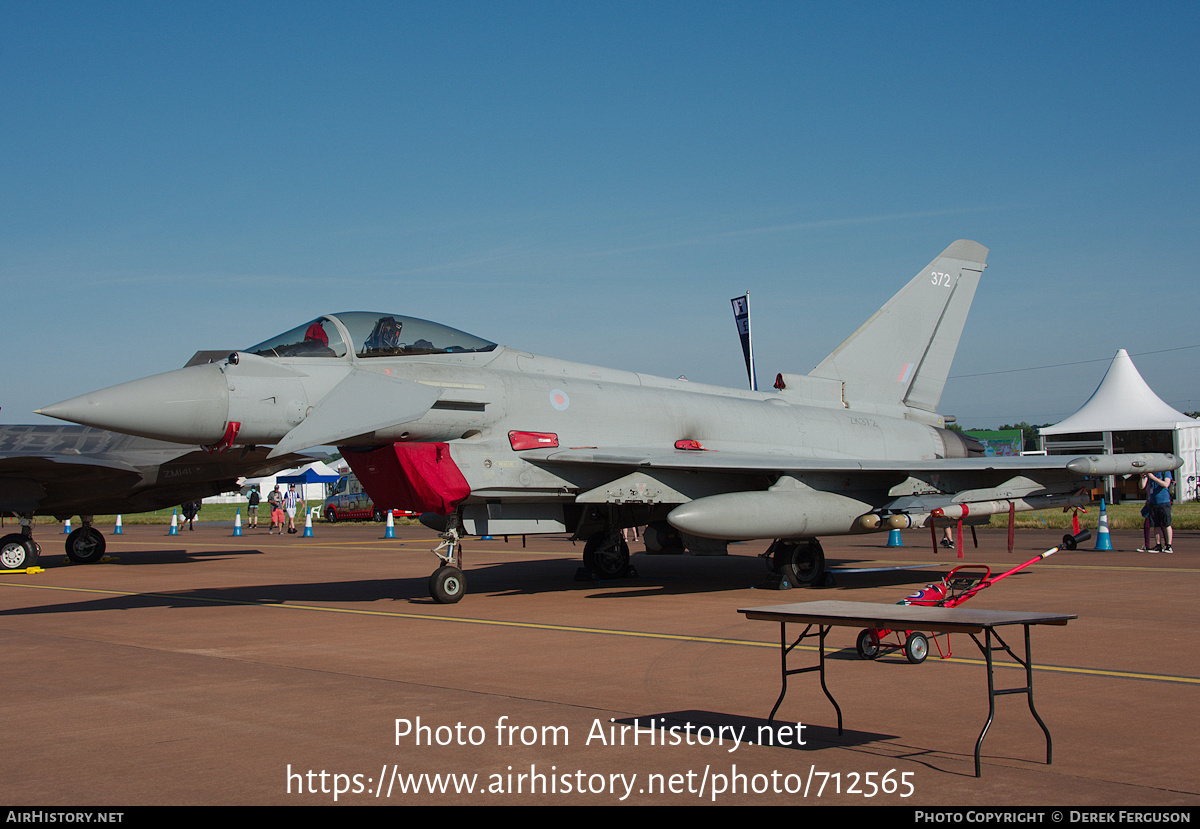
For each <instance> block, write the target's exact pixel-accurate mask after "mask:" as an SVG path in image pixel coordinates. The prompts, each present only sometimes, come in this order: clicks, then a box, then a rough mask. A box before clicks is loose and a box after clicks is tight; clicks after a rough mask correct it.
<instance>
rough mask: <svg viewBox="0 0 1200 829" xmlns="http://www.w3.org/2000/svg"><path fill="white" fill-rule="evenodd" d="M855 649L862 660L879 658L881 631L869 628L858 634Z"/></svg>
mask: <svg viewBox="0 0 1200 829" xmlns="http://www.w3.org/2000/svg"><path fill="white" fill-rule="evenodd" d="M854 647H855V648H856V649H857V650H858V655H859V657H861V658H862V659H875V658H876V657H878V656H879V631H877V630H875V629H874V628H867V629H865V630H863V631H862V632H861V633H859V634H858V641H857V642H856V643H855V645H854Z"/></svg>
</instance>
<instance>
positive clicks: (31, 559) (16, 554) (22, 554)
mask: <svg viewBox="0 0 1200 829" xmlns="http://www.w3.org/2000/svg"><path fill="white" fill-rule="evenodd" d="M38 552H39V550H38V546H37V543H36V542H34V540H33V539H32V538H29V537H27V536H24V535H21V534H20V533H12V534H10V535H6V536H4V538H0V569H3V570H24V569H25V568H26V567H32V566H33V565H35V564H37V560H38Z"/></svg>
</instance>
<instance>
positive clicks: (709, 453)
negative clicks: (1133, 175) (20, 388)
mask: <svg viewBox="0 0 1200 829" xmlns="http://www.w3.org/2000/svg"><path fill="white" fill-rule="evenodd" d="M986 258H987V248H985V247H983V246H982V245H979V244H977V243H976V242H971V241H967V240H960V241H957V242H954V243H953V244H952V245H950V246H949V247H948V248H946V250H945V251H944V252H943V253H942V254H941V255H940V256H938V257H937V258H936V259H934V261H933V262H932V263H930V264H929V265H928V266H927V267H926V268H924V269H923V270H922V271H921V272H920V273H918V274H917V276H916V277H914V278H913V279H912V281H910V282H909V283H908V284H907V285H906V286H905V287H904V288H902V289H901V290H900V292H899V293H897V294H896V295H895V296H894V297H893V298H892V299H891V300H890V301H889V302H888V303H887V304H886V305H884V306H883V307H882V308H881V309H880V310H879V311H878V312H876V313H875V315H874V316H872V317H871V318H870V319H869V320H867V322H866V323H864V324H863V325H862V326H861V327H860V328H859V329H858V330H857V331H856V332H855V333H854V334H852V335H851V336H850V338H849V339H847V340H846V341H845V342H844V343H842V345H840V346H839V347H838V348H837V350H835V351H834V352H833V353H832V354H830V355H829V356H828V357H827V358H825V360H823V361H822V362H821V363H820V364H819V365H818V366H817V367H816V368H815V369H813V371H811V372H809V373H808V374H802V375H794V374H781V375H779V377H778V378H777V380H776V382H775V388H776V391H774V392H771V393H764V392H757V391H744V390H738V389H731V388H721V387H717V386H709V385H702V384H699V383H692V382H685V381H682V380H668V379H664V378H660V377H651V376H647V375H643V374H635V373H632V372H628V371H616V370H612V369H607V368H599V367H596V366H590V365H582V364H579V363H573V362H567V361H563V360H556V359H554V358H550V357H540V356H536V355H534V354H529V353H527V352H524V351H517V350H515V349H512V348H507V347H503V346H499V345H497V344H495V343H492V342H489V341H487V340H484V339H480V338H479V337H476V336H472V335H470V334H466V333H463V332H462V331H458V330H455V329H453V328H449V327H447V326H444V325H439V324H437V323H433V322H429V321H426V320H422V319H417V318H415V317H408V316H402V315H399V314H381V313H367V312H354V313H343V314H333V315H328V316H323V317H320V318H318V319H315V320H312V321H310V322H306V323H304V324H303V325H300V326H298V327H297V328H295V329H293V330H291V331H288V332H286V333H283V334H280V335H279V336H277V337H273V338H271V339H269V340H267V341H265V342H262V343H259V344H258V345H255V346H251V347H250V348H248V349H246V350H245V351H238V352H234V353H232V354H229V355H227V356H226V357H225V358H224V359H221V360H219V361H216V362H213V363H210V364H207V365H192V366H189V367H186V368H183V369H179V370H176V371H172V372H168V373H166V374H160V375H156V376H154V377H149V378H145V379H142V380H135V381H133V382H130V383H124V384H122V385H119V386H113V387H111V388H108V389H104V390H101V391H98V392H93V393H92V394H87V395H83V396H81V397H77V398H74V399H72V400H68V401H66V402H63V403H59V404H56V405H53V406H49V407H47V408H45V409H42V410H41V413H43V414H48V415H52V416H54V417H59V418H62V419H65V420H72V421H76V422H79V423H87V424H91V425H95V426H101V427H103V428H106V429H113V430H116V431H122V432H129V433H131V434H138V435H144V436H147V437H155V438H160V439H164V440H172V441H181V442H193V443H201V444H208V445H210V448H221V447H229V446H233V445H237V444H251V445H257V444H275V449H274V450H273V452H272V455H274V454H278V453H283V452H292V451H295V450H298V449H303V448H305V447H310V446H318V445H324V444H334V445H337V446H339V447H340V448H341V450H342V453H343V457H344V458H345V459H346V460H347V461H348V462H349V464H350V466H351V468H352V469H353V470H354V472H355V474H356V475H357V476H358V478H359V480H361V481H362V482H363V484H364V485H365V486H366V488H367V490H368V492H369V493H370V495H371V498H372V499H373V500H374V501H375V503H376V504H378V505H381V506H383V507H396V508H405V509H412V510H416V511H420V512H425V513H429V514H431V516H428V517H427V518H426V520H427V523H430V524H431V525H437V526H438V527H439V528H440V529H442V530H443V533H444V539H445V541H444V543H443V545H442V547H440V548H439V549H438V550H437V551H435V552H437V554H438V555H439V557H440V558H441V559H442V564H441V566H440V567H439V568H438V570H437V571H435V573H434V574H433V575H432V576H431V577H430V590H431V593H432V594H433V596H434V598H436V599H437V600H439V601H442V602H453V601H457V600H458V599H459V598H461V596H462V594H463V591H464V579H463V574H462V572H461V570H460V568H459V566H458V565H459V563H460V561H461V559H460V558H459V555H458V553H459V549H460V548H459V539H460V538H461V537H462V536H463V535H475V534H477V535H484V534H490V535H500V534H524V533H539V532H564V531H566V532H571V533H574V535H575V536H576V537H578V538H582V539H585V540H586V544H585V547H584V553H583V557H584V562H585V564H587V565H588V566H589V567H590V568H591V569H592V570H593V571H595V572H596V573H598V574H599V575H601V576H605V577H619V576H622V575H624V574H625V573H626V572H627V570H628V568H629V549H628V546H627V545H626V544H625V542H624V541H623V540H622V539H621V532H620V529H621V528H622V527H627V526H633V525H648V527H647V533H646V539H647V546H648V547H650V548H651V549H655V548H658V549H662V548H665V547H669V546H672V545H675V546H684V545H686V547H687V548H688V549H690V550H691V551H692V552H696V553H721V552H724V550H725V545H726V544H727V543H728V542H729V541H732V540H749V539H759V538H761V539H773V541H772V544H771V547H770V548H769V550H768V551H767V553H766V554H764V556H768V557H769V560H770V561H771V562H772V564H773V568H774V570H775V572H776V573H777V574H778V578H779V580H781V581H783V582H787V583H788V584H789V585H790V584H819V583H821V582H822V580H823V579H824V576H825V562H824V554H823V552H822V550H821V545H820V543H819V541H818V540H817V539H818V537H819V536H822V535H837V534H846V533H861V532H871V531H882V530H889V529H892V528H896V527H908V526H926V525H930V524H931V523H933V522H936V521H949V520H957V519H962V518H964V517H966V518H967V520H971V519H972V518H975V517H978V516H981V515H988V514H991V513H994V512H999V511H1001V510H1003V511H1006V512H1007V511H1008V510H1009V509H1010V505H1011V507H1012V509H1015V510H1026V509H1039V508H1044V507H1052V506H1060V505H1066V504H1073V503H1082V502H1083V501H1084V500H1085V498H1086V496H1084V495H1083V494H1082V486H1083V484H1084V481H1085V479H1086V478H1087V477H1088V476H1093V475H1107V474H1129V473H1133V472H1141V471H1147V470H1163V469H1170V468H1174V467H1175V466H1177V465H1178V461H1177V459H1176V458H1174V457H1173V456H1171V455H1121V456H1109V457H1092V456H1088V457H1078V458H1076V457H1038V458H1014V459H1007V458H1004V459H1001V458H984V457H981V456H980V455H981V454H982V453H981V451H980V449H981V447H980V446H979V445H978V444H977V443H976V442H974V441H972V440H971V439H969V438H966V437H964V436H963V435H961V434H959V433H957V432H954V431H951V430H948V429H946V428H945V421H944V419H943V418H942V417H941V416H939V415H938V414H937V412H936V408H937V404H938V401H939V399H940V398H941V394H942V389H943V386H944V385H945V382H946V377H947V375H948V372H949V369H950V363H951V361H952V360H953V357H954V352H955V349H956V348H957V345H958V340H959V336H960V335H961V333H962V329H963V325H964V323H965V321H966V317H967V312H968V310H969V308H970V305H971V301H972V299H973V297H974V294H975V289H976V286H977V285H978V283H979V278H980V275H981V273H982V272H983V269H984V267H985V262H986ZM430 517H432V518H433V519H434V520H430Z"/></svg>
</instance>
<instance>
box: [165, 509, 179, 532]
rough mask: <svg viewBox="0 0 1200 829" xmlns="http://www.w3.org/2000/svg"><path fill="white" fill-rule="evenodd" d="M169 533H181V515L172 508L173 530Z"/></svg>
mask: <svg viewBox="0 0 1200 829" xmlns="http://www.w3.org/2000/svg"><path fill="white" fill-rule="evenodd" d="M167 535H179V516H178V515H176V514H175V510H171V531H170V532H168V533H167Z"/></svg>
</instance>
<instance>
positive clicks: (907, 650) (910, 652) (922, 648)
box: [904, 633, 929, 665]
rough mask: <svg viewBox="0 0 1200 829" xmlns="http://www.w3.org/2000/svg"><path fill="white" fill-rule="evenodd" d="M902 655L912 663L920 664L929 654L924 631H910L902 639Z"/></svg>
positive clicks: (927, 641)
mask: <svg viewBox="0 0 1200 829" xmlns="http://www.w3.org/2000/svg"><path fill="white" fill-rule="evenodd" d="M904 655H905V656H907V657H908V661H909V662H911V663H913V664H914V665H920V664H921V663H922V662H924V661H925V657H927V656H929V640H928V639H927V638H926V637H925V634H924V633H910V634H909V635H908V639H906V640H905V641H904Z"/></svg>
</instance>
